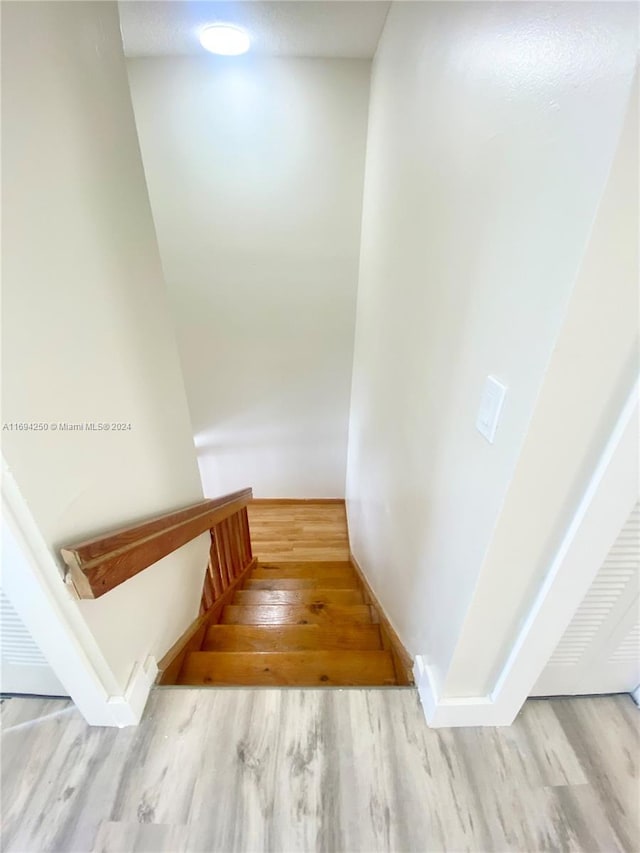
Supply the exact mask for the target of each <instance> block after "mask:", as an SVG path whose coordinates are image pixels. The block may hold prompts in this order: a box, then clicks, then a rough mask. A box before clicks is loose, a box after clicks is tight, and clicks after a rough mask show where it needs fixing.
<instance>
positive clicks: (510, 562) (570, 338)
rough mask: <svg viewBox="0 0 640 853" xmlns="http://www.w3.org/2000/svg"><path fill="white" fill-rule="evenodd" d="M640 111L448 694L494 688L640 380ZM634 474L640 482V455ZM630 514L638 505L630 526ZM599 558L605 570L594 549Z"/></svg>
mask: <svg viewBox="0 0 640 853" xmlns="http://www.w3.org/2000/svg"><path fill="white" fill-rule="evenodd" d="M638 103H639V102H638V88H637V85H636V86H634V89H633V91H632V95H631V98H630V99H629V106H628V109H627V116H626V121H625V125H624V130H623V133H622V137H621V139H620V144H619V146H618V150H617V152H616V157H615V160H614V163H613V167H612V169H611V173H610V176H609V180H608V181H607V185H606V189H605V192H604V195H603V197H602V201H601V203H600V206H599V208H598V211H597V215H596V218H595V222H594V224H593V228H592V230H591V234H590V236H589V243H588V246H587V250H586V253H585V255H584V259H583V261H582V264H581V267H580V271H579V275H578V278H577V281H576V285H575V288H574V290H573V293H572V295H571V301H570V302H569V308H568V311H567V315H566V319H565V322H564V324H563V326H562V328H561V330H560V334H559V336H558V338H557V341H556V345H555V348H554V352H553V355H552V358H551V359H550V361H549V365H548V368H547V372H546V375H545V377H544V381H543V384H542V388H541V391H540V394H539V397H538V400H537V403H536V409H535V412H534V414H533V417H532V420H531V425H530V428H529V431H528V433H527V436H526V439H525V442H524V445H523V448H522V452H521V453H520V457H519V459H518V463H517V466H516V469H515V472H514V475H513V478H512V480H511V483H510V485H509V490H508V492H507V496H506V499H505V502H504V506H503V508H502V512H501V514H500V518H499V519H498V523H497V524H496V527H495V530H494V532H493V535H492V539H491V544H490V547H489V549H488V551H487V554H486V556H485V562H484V565H483V567H482V572H481V574H480V577H479V580H478V584H477V587H476V590H475V593H474V598H473V602H472V605H471V607H470V609H469V612H468V614H467V618H466V621H465V625H464V630H463V632H462V634H461V636H460V639H459V641H458V644H457V647H456V653H455V655H454V657H453V659H452V663H451V667H450V671H449V674H448V678H447V690H448V693H449V695H454V696H455V695H458V696H460V695H477V694H478V691H482V690H485V689H486V688H487V686H488V685H490V684H491V683H492V680H493V679H494V678H495V676H496V674H497V668H498V667H499V666H500V665H501V663H502V662H503V661H504V660H505V659H506V656H507V653H508V650H509V648H510V647H511V645H512V643H513V640H514V638H515V635H516V632H517V629H518V626H519V625H520V624H521V623H522V621H523V620H524V619H525V617H526V615H527V611H528V607H529V604H530V602H531V600H532V599H533V597H534V595H535V594H536V593H537V591H538V588H539V587H540V585H541V583H542V580H543V578H544V576H545V574H546V572H547V570H548V569H549V567H550V564H551V560H552V558H553V556H554V555H555V551H556V549H557V548H558V545H559V543H560V541H561V538H562V535H563V533H564V530H565V529H566V527H567V525H568V523H569V521H570V519H571V516H572V513H573V510H574V507H575V504H576V500H577V498H578V496H579V495H580V494H581V493H582V492H583V491H584V490H585V489H586V487H587V484H588V483H589V480H590V478H591V477H592V475H593V471H594V468H595V465H596V462H597V459H598V456H599V454H600V452H601V449H602V447H603V446H604V445H605V444H606V441H607V439H608V438H609V436H610V434H611V432H612V430H613V428H614V425H615V423H616V420H617V417H618V414H619V412H620V409H621V407H622V405H623V402H624V400H625V399H626V397H627V395H628V393H629V390H630V389H631V388H632V387H633V384H634V382H635V381H636V380H637V376H638V353H639V348H638V345H639V339H638V317H639V312H638V309H639V307H640V305H639V292H638V282H639V281H640V271H639V268H638V234H639V233H640V231H639V226H640V222H639V220H638V150H639V149H638ZM636 432H638V424H637V423H636ZM629 468H630V469H631V470H632V471H635V480H636V483H640V476H639V474H640V472H639V470H638V457H637V455H636V457H635V458H632V459H630V461H629ZM636 495H637V490H636ZM634 499H635V495H632V497H631V498H630V500H631V501H633V500H634ZM630 511H631V504H630V505H629V506H628V507H627V512H626V513H625V517H626V515H627V514H628V513H629V512H630ZM610 544H611V543H610ZM593 554H594V559H597V558H596V557H595V554H597V551H596V550H595V548H594V549H593ZM596 565H597V563H596ZM584 568H585V571H586V570H587V566H585V567H584ZM496 602H500V607H496V606H495V604H496ZM487 624H490V625H491V630H490V631H487V630H486V626H487ZM569 687H570V685H569V684H567V685H566V692H567V693H569V692H572V691H571V690H570V689H569Z"/></svg>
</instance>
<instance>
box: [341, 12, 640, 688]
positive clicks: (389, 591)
mask: <svg viewBox="0 0 640 853" xmlns="http://www.w3.org/2000/svg"><path fill="white" fill-rule="evenodd" d="M636 14H637V12H636V9H635V8H634V6H633V5H631V4H625V3H621V4H617V3H602V4H598V3H596V4H591V3H580V4H571V3H564V4H545V3H482V2H481V3H397V4H394V5H393V6H392V9H391V11H390V14H389V17H388V19H387V23H386V26H385V29H384V32H383V35H382V38H381V42H380V45H379V48H378V52H377V55H376V58H375V60H374V65H373V71H372V84H371V105H370V116H369V131H368V141H367V161H366V171H365V190H364V202H363V230H362V249H361V260H360V282H359V291H358V307H357V321H356V344H355V356H354V373H353V389H352V401H351V419H350V434H349V457H348V475H347V501H348V514H349V529H350V536H351V541H352V547H353V550H354V553H355V555H356V557H357V559H358V561H359V562H360V564H361V565H362V566H363V568H364V569H365V571H366V572H367V575H368V577H369V579H370V582H371V584H372V586H373V588H374V589H375V591H376V593H377V594H378V596H379V598H380V600H381V601H382V603H383V604H384V606H385V607H386V609H387V612H388V614H389V616H390V617H391V620H392V622H393V623H394V625H395V627H396V628H397V630H398V632H399V634H400V636H401V637H402V639H403V640H404V642H405V643H406V644H407V646H408V648H409V650H410V651H411V652H412V653H414V654H418V653H419V654H422V655H425V657H426V659H427V661H428V664H429V666H430V668H431V670H432V677H433V679H434V681H435V689H436V692H442V691H446V690H447V689H449V690H450V691H451V693H452V695H454V696H470V695H478V692H480V694H482V695H484V694H485V693H486V692H487V689H488V686H489V687H490V682H491V679H492V678H493V677H495V667H496V665H497V664H498V663H499V659H500V656H501V655H503V654H504V652H505V643H506V644H508V643H509V641H510V640H511V641H512V636H513V632H514V630H515V628H516V626H517V623H518V620H519V619H521V618H522V608H523V607H525V606H526V601H527V597H530V596H531V595H532V589H534V588H535V583H536V577H537V578H538V579H539V577H540V572H543V571H544V568H543V565H544V555H545V548H548V547H549V539H548V537H549V536H550V535H551V534H552V533H553V532H554V531H553V530H552V529H551V527H552V526H553V525H554V524H559V525H560V524H561V523H562V521H563V519H564V518H565V515H564V514H565V513H566V512H567V511H568V506H567V505H568V502H570V501H571V499H572V497H573V498H575V490H576V489H578V488H579V484H578V481H579V478H580V476H581V475H582V476H584V470H585V469H584V466H585V464H586V462H587V458H586V457H587V455H588V453H589V452H593V448H594V446H595V444H596V443H597V441H598V440H599V439H602V434H603V433H605V432H606V427H607V422H608V419H609V418H610V416H611V410H612V408H615V404H616V399H614V398H616V396H617V398H622V396H623V394H624V389H623V388H622V387H621V386H622V385H624V383H625V381H626V380H627V379H628V373H629V358H630V354H631V353H632V352H633V347H634V339H633V334H634V332H633V330H632V329H631V325H632V324H633V325H634V324H635V322H636V317H637V314H636V313H634V311H633V306H634V304H635V303H634V299H633V293H632V291H631V290H630V289H629V288H630V281H631V280H630V278H629V275H630V274H631V275H632V274H633V266H632V265H631V266H629V264H628V261H629V258H628V257H627V256H628V255H629V251H628V249H629V248H630V249H631V255H633V245H634V244H633V237H632V235H633V233H634V232H633V228H634V221H633V220H628V216H630V215H632V210H631V208H628V207H627V208H625V212H624V213H623V214H622V218H623V219H624V223H623V225H620V223H617V222H616V220H615V215H614V219H613V220H612V223H613V224H614V225H615V227H614V228H613V230H612V229H611V228H609V227H608V226H607V227H606V228H605V230H604V231H603V232H602V235H601V236H602V237H603V239H604V241H605V250H606V252H608V253H609V256H610V257H611V255H612V254H615V253H616V252H618V250H619V248H620V247H619V245H618V241H624V243H625V248H624V253H623V254H624V258H625V259H624V260H621V262H620V264H618V265H616V266H615V267H614V268H613V269H615V270H616V272H613V270H612V274H611V275H607V276H606V277H605V275H604V269H606V266H605V267H603V266H602V264H601V263H600V262H598V265H597V267H594V274H593V276H592V280H591V282H590V284H589V285H584V286H583V285H581V287H586V288H587V290H589V288H590V289H591V291H592V292H591V293H590V294H587V295H586V296H585V300H586V302H589V301H590V300H591V302H592V305H591V308H592V307H593V305H595V304H599V305H604V306H605V307H606V317H607V319H608V322H610V323H611V324H612V325H611V327H610V328H606V329H605V328H604V327H603V326H602V325H601V323H602V321H601V319H600V320H599V319H598V318H597V317H596V314H597V311H596V312H594V311H592V310H591V308H590V309H589V310H587V311H583V308H584V304H583V306H582V307H580V306H578V305H577V303H572V297H573V294H574V290H575V288H576V282H577V281H578V276H579V275H581V274H582V273H580V270H581V269H582V268H583V263H584V260H585V254H586V253H589V252H592V251H594V249H593V248H592V247H591V243H590V240H595V239H600V237H596V236H595V235H592V228H593V225H594V220H595V218H596V215H597V213H598V210H599V206H600V204H601V200H602V199H603V195H604V193H605V188H606V187H607V181H608V178H609V173H610V170H611V166H612V162H613V160H614V155H615V153H616V149H617V146H618V143H619V140H620V136H621V131H622V127H623V121H624V117H625V112H626V110H627V107H628V104H629V102H630V86H631V80H632V75H633V71H634V64H635V49H636V44H635V41H636V33H637V20H636ZM625 144H626V143H625ZM626 180H627V181H628V182H629V184H628V188H629V192H630V193H633V189H632V188H634V187H635V186H636V183H634V181H633V173H628V174H627V175H626ZM624 204H625V205H628V199H626V200H625V201H624ZM599 233H600V232H599ZM630 241H631V242H630ZM598 252H601V250H600V249H599V250H598ZM632 260H633V259H632V258H631V261H632ZM618 272H620V275H618ZM572 306H573V307H575V308H576V310H578V311H582V312H583V315H584V316H583V319H584V321H585V322H586V323H589V324H591V325H588V326H585V327H583V328H582V329H581V331H580V340H579V345H578V343H577V339H576V338H573V343H574V344H576V347H575V348H574V349H573V350H572V353H571V357H570V358H567V361H566V362H564V363H563V365H562V366H561V365H560V361H559V360H558V356H559V355H562V353H561V352H559V349H558V347H559V346H560V345H563V342H564V341H565V336H566V335H570V334H571V333H570V332H569V331H567V330H568V329H569V326H568V325H567V324H569V323H570V322H573V320H570V317H569V314H568V311H570V310H571V309H572ZM576 322H577V321H576ZM563 329H564V330H565V331H561V330H563ZM589 334H590V335H591V336H592V339H593V342H594V345H595V346H596V348H597V347H599V346H600V343H599V342H598V338H599V336H600V335H602V339H603V340H607V341H610V340H611V339H612V337H614V336H617V341H616V344H615V347H614V348H613V351H612V352H611V353H609V354H607V356H606V357H604V358H603V359H601V361H600V364H599V366H598V369H597V370H596V372H595V374H592V372H591V369H592V362H596V363H597V362H598V356H597V354H595V355H594V356H593V357H592V356H590V358H589V359H588V360H587V361H584V362H583V361H581V360H580V357H579V351H580V347H581V346H584V345H585V343H588V340H589ZM567 340H569V338H567ZM625 371H626V372H625ZM552 372H553V373H554V375H555V374H556V373H557V375H558V377H561V381H560V386H559V387H555V388H554V389H553V391H552V392H551V391H549V396H548V397H545V399H544V401H543V400H542V398H541V397H540V395H541V392H542V390H543V387H544V382H545V377H546V376H551V374H552ZM488 375H494V376H496V377H497V378H498V379H499V380H501V381H502V382H503V383H504V384H506V385H507V386H508V395H507V398H506V403H505V407H504V411H503V416H502V420H501V423H500V425H499V428H498V433H497V436H496V440H495V443H494V444H493V445H491V444H489V443H487V441H486V440H485V439H484V438H483V437H482V436H481V435H480V434H479V433H478V432H477V430H476V429H475V420H476V414H477V410H478V406H479V402H480V396H481V393H482V388H483V383H484V381H485V378H486V377H487V376H488ZM591 380H593V383H594V384H593V387H592V388H589V382H590V381H591ZM576 386H578V387H576ZM627 387H628V386H627ZM589 395H591V398H590V400H588V398H589ZM543 402H544V405H545V406H546V405H547V404H548V405H550V406H552V407H555V408H554V411H555V416H556V418H558V419H559V421H561V420H562V419H563V418H565V417H567V415H568V413H569V412H568V410H569V409H570V408H571V407H572V406H573V405H574V403H578V402H579V404H580V407H581V408H580V412H581V413H582V415H583V419H582V421H581V422H576V420H573V419H572V420H571V423H572V425H573V428H574V429H575V428H578V429H581V430H582V434H581V435H580V437H579V441H576V442H573V447H572V455H570V459H569V458H568V459H566V460H565V459H563V458H562V455H563V453H564V451H565V449H566V448H567V447H570V446H571V443H572V438H571V430H566V429H564V428H563V427H562V425H561V423H560V422H556V424H555V427H557V430H556V429H555V428H554V422H553V420H550V421H549V420H547V421H546V422H545V423H544V424H543V423H542V421H540V420H539V417H538V411H539V407H540V404H541V403H543ZM576 413H577V410H576ZM547 418H548V414H547ZM585 418H586V420H585ZM534 447H535V448H536V450H535V452H534V451H533V448H534ZM525 452H526V458H525V456H524V455H523V453H525ZM525 464H526V467H527V471H528V479H527V484H528V486H527V488H525V490H524V491H522V489H523V488H524V485H523V484H524V479H521V473H523V466H524V465H525ZM554 469H555V470H557V473H558V477H559V479H558V480H557V481H556V482H555V483H554V481H553V476H551V481H549V476H550V475H552V474H553V471H554ZM537 474H540V475H541V476H542V475H544V477H545V478H547V479H545V480H544V484H546V485H545V487H544V488H543V487H542V486H543V480H537V479H536V477H537ZM532 484H534V485H535V488H534V487H533V485H532ZM550 487H551V488H553V489H554V490H555V491H554V494H553V495H549V496H548V495H547V492H546V491H545V489H548V488H550ZM548 497H549V499H550V501H549V504H548V506H546V504H545V502H546V501H547V498H548ZM547 509H549V510H551V509H552V512H551V517H550V516H549V514H548V513H547V512H546V510H547ZM538 512H540V513H541V514H540V516H538V515H537V513H538ZM536 519H538V520H536ZM507 520H508V521H507ZM541 530H542V533H543V534H544V536H543V538H541ZM515 531H518V536H517V537H515V538H514V535H513V534H514V532H515ZM525 534H526V536H525ZM523 536H524V538H523ZM525 543H526V544H525ZM504 572H506V573H507V576H506V579H505V576H504V574H501V573H504ZM536 573H537V574H536ZM479 583H481V584H482V590H483V591H484V590H487V591H488V592H487V594H488V598H485V600H484V605H485V606H484V607H483V609H482V611H481V613H480V611H479V610H478V612H477V614H476V615H477V616H478V619H479V622H478V623H476V626H475V632H474V634H473V639H472V640H471V641H469V637H467V638H466V641H465V642H466V645H465V649H464V651H463V650H462V648H461V647H460V645H459V643H460V641H461V637H462V636H463V629H464V630H466V628H468V627H469V625H468V623H467V620H468V617H469V615H470V612H471V611H470V609H469V608H470V607H471V606H472V603H473V608H474V612H475V604H476V603H478V601H477V599H476V595H477V592H478V584H479ZM507 592H508V594H507ZM507 647H508V645H507ZM454 656H455V672H454V671H453V670H452V661H454ZM454 677H455V680H453V679H454Z"/></svg>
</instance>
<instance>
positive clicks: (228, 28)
mask: <svg viewBox="0 0 640 853" xmlns="http://www.w3.org/2000/svg"><path fill="white" fill-rule="evenodd" d="M200 44H201V45H202V47H203V48H204V49H205V50H208V51H209V52H210V53H217V54H219V55H220V56H240V54H241V53H246V52H247V51H248V50H249V46H250V44H251V40H250V39H249V36H248V35H247V33H246V32H245V31H244V30H243V29H241V28H240V27H236V26H234V25H233V24H208V25H207V26H206V27H203V28H202V29H201V30H200Z"/></svg>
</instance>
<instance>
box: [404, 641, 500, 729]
mask: <svg viewBox="0 0 640 853" xmlns="http://www.w3.org/2000/svg"><path fill="white" fill-rule="evenodd" d="M413 674H414V677H415V682H416V687H417V688H418V694H419V696H420V702H421V704H422V708H423V710H424V715H425V717H426V720H427V724H428V725H429V726H430V728H433V729H441V728H450V727H451V728H454V727H459V726H510V725H511V723H512V722H513V716H512V715H511V714H509V713H508V712H507V713H505V709H504V708H501V707H500V706H499V705H498V704H497V703H496V702H494V701H493V698H492V697H491V696H468V697H466V696H465V697H463V698H455V699H453V698H452V699H448V698H446V697H444V698H443V697H442V696H440V695H439V691H438V688H437V684H436V680H435V678H434V676H433V671H432V670H431V668H430V667H429V666H428V665H427V663H426V661H425V659H424V657H423V656H422V655H416V660H415V666H414V669H413Z"/></svg>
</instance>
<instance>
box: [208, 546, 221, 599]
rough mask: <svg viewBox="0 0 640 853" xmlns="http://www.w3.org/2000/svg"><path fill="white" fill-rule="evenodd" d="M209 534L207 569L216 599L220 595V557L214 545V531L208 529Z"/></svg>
mask: <svg viewBox="0 0 640 853" xmlns="http://www.w3.org/2000/svg"><path fill="white" fill-rule="evenodd" d="M209 533H210V535H211V546H210V548H209V571H210V573H211V582H212V583H213V592H214V595H215V600H216V601H217V600H218V599H219V598H220V596H221V595H222V589H223V584H222V573H221V571H220V559H219V557H218V548H217V546H216V537H215V531H214V530H210V531H209Z"/></svg>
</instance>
